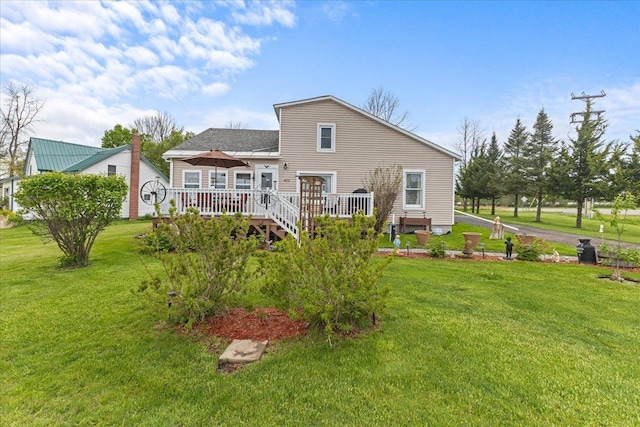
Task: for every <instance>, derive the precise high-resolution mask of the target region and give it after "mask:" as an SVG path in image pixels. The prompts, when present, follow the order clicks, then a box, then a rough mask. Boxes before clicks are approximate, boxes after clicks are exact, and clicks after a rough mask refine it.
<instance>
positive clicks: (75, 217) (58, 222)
mask: <svg viewBox="0 0 640 427" xmlns="http://www.w3.org/2000/svg"><path fill="white" fill-rule="evenodd" d="M127 190H128V187H127V183H126V182H125V180H124V178H123V177H121V176H104V175H97V174H78V175H73V174H65V173H62V172H48V173H43V174H39V175H33V176H30V177H27V178H25V179H24V180H22V182H21V184H20V189H19V190H18V191H17V192H16V194H15V199H16V201H17V202H18V204H19V205H20V206H22V210H21V213H22V214H30V215H32V216H33V217H34V218H37V219H38V220H34V221H30V222H29V223H28V226H29V228H30V229H31V230H32V231H33V232H34V233H35V234H36V235H38V236H40V237H42V238H43V239H44V241H45V242H46V241H49V240H53V241H55V242H56V243H57V245H58V247H59V248H60V250H61V251H62V253H63V256H62V257H61V258H60V264H61V266H63V267H85V266H87V265H89V253H90V252H91V248H92V247H93V244H94V243H95V240H96V238H97V237H98V234H100V233H101V232H102V231H103V230H104V228H105V227H106V226H108V225H109V224H111V223H112V222H113V221H115V220H117V219H119V218H120V209H121V208H122V202H123V201H124V199H125V198H126V197H127Z"/></svg>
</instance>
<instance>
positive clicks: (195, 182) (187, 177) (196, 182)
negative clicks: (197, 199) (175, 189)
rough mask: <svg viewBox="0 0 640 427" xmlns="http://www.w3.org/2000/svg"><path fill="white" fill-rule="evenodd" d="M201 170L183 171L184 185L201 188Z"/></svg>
mask: <svg viewBox="0 0 640 427" xmlns="http://www.w3.org/2000/svg"><path fill="white" fill-rule="evenodd" d="M200 177H201V175H200V171H184V172H183V173H182V183H183V184H182V186H183V187H184V188H200V182H201V178H200Z"/></svg>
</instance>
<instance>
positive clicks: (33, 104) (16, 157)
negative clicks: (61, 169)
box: [0, 81, 45, 176]
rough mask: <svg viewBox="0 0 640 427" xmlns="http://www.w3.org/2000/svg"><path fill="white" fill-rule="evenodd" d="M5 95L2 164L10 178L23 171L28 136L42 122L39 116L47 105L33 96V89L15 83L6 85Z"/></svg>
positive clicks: (0, 136) (0, 133) (0, 145)
mask: <svg viewBox="0 0 640 427" xmlns="http://www.w3.org/2000/svg"><path fill="white" fill-rule="evenodd" d="M5 95H6V96H7V98H6V100H5V105H6V110H5V109H2V128H1V129H0V159H1V160H0V161H1V163H2V166H4V167H6V170H7V172H8V174H9V176H14V175H18V174H20V172H21V170H20V169H21V168H20V164H21V161H22V160H23V156H24V154H25V153H24V151H25V150H24V147H25V146H26V145H27V144H28V143H29V138H28V134H29V133H30V132H32V131H33V129H34V125H35V123H36V122H38V121H40V120H39V119H38V113H39V112H40V110H41V109H42V108H43V107H44V104H45V103H44V101H42V100H39V99H35V98H34V97H33V88H31V87H29V86H27V85H24V84H22V85H18V84H17V83H15V82H13V81H11V82H9V83H7V85H6V86H5Z"/></svg>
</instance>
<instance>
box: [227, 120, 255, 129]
mask: <svg viewBox="0 0 640 427" xmlns="http://www.w3.org/2000/svg"><path fill="white" fill-rule="evenodd" d="M223 127H224V128H225V129H249V124H248V123H245V122H241V121H237V122H236V121H235V120H229V121H228V122H226V123H225V124H224V126H223Z"/></svg>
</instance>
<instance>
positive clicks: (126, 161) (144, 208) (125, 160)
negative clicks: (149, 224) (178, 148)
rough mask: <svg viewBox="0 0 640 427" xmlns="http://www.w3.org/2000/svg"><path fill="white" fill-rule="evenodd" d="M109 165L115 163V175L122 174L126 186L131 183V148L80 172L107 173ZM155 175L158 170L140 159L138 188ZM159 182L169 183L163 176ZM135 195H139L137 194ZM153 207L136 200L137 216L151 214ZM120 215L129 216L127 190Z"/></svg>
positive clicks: (166, 184) (167, 184)
mask: <svg viewBox="0 0 640 427" xmlns="http://www.w3.org/2000/svg"><path fill="white" fill-rule="evenodd" d="M109 165H115V166H116V175H118V176H123V177H124V178H125V181H126V182H127V185H128V186H130V185H131V181H130V180H131V150H130V149H127V150H124V151H122V152H120V153H118V154H115V155H113V156H111V157H109V158H107V159H104V160H102V161H100V162H98V163H96V164H93V165H91V166H89V167H88V168H86V169H84V170H83V171H82V173H83V174H85V173H92V174H101V175H107V172H108V167H109ZM157 175H158V172H156V170H155V169H153V168H152V167H151V166H149V165H148V164H146V163H145V162H142V161H141V162H140V186H139V188H142V186H143V185H144V183H145V182H148V181H155V180H156V176H157ZM160 182H162V184H163V185H165V186H166V187H168V186H169V183H168V182H166V181H165V179H164V178H161V179H160ZM136 196H137V197H140V195H139V194H137V195H136ZM154 209H155V208H154V207H153V205H148V204H146V203H144V202H143V201H142V200H138V216H139V217H141V216H144V215H152V214H153V213H154ZM120 216H121V217H122V218H128V217H129V193H128V192H127V197H126V199H125V200H124V202H123V203H122V209H121V211H120Z"/></svg>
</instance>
